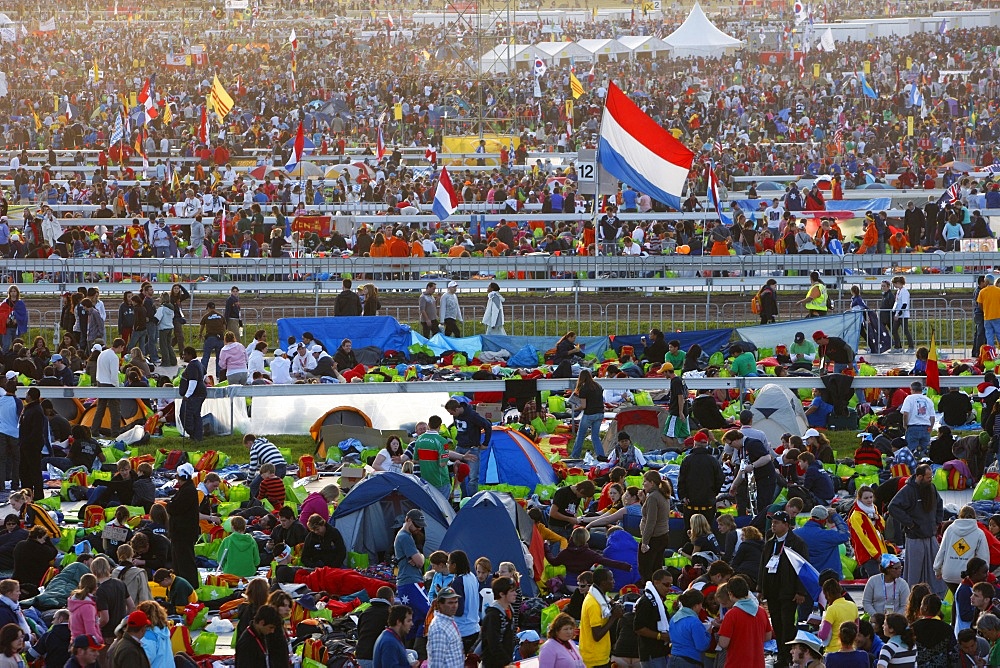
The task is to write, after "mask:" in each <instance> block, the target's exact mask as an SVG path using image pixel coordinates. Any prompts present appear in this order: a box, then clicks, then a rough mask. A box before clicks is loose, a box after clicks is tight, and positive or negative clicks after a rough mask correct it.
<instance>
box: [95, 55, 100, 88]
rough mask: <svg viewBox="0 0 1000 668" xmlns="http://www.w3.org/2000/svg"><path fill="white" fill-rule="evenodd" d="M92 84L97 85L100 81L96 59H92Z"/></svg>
mask: <svg viewBox="0 0 1000 668" xmlns="http://www.w3.org/2000/svg"><path fill="white" fill-rule="evenodd" d="M93 72H94V83H98V82H99V81H100V80H101V70H100V69H99V68H98V67H97V58H94V69H93Z"/></svg>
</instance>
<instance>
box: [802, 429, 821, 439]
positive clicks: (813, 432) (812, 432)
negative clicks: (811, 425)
mask: <svg viewBox="0 0 1000 668" xmlns="http://www.w3.org/2000/svg"><path fill="white" fill-rule="evenodd" d="M811 436H819V432H818V431H816V430H815V429H806V433H804V434H802V438H809V437H811Z"/></svg>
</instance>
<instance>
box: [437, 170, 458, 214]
mask: <svg viewBox="0 0 1000 668" xmlns="http://www.w3.org/2000/svg"><path fill="white" fill-rule="evenodd" d="M457 209H458V195H457V194H455V187H454V186H453V185H452V184H451V177H450V176H448V168H447V167H442V168H441V176H440V177H438V184H437V190H436V191H435V193H434V206H433V211H434V215H435V216H437V217H438V220H445V219H446V218H448V216H450V215H451V214H453V213H455V211H456V210H457Z"/></svg>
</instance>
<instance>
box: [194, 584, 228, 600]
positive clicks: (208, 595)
mask: <svg viewBox="0 0 1000 668" xmlns="http://www.w3.org/2000/svg"><path fill="white" fill-rule="evenodd" d="M232 595H233V590H232V589H230V588H229V587H226V586H224V585H202V586H200V587H198V600H199V601H200V602H202V603H205V602H207V601H218V600H219V599H220V598H226V597H227V596H232Z"/></svg>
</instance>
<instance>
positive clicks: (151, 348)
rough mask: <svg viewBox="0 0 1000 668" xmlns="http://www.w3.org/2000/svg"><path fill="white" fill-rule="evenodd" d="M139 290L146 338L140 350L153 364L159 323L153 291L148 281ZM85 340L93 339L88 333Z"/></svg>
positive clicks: (157, 358)
mask: <svg viewBox="0 0 1000 668" xmlns="http://www.w3.org/2000/svg"><path fill="white" fill-rule="evenodd" d="M140 292H141V293H142V309H143V315H144V316H145V322H146V339H145V341H144V343H143V348H142V352H143V354H144V355H145V356H146V358H147V359H149V360H150V361H152V362H153V363H154V364H159V363H160V347H159V335H160V325H159V323H158V322H157V321H156V301H155V298H154V294H155V293H154V292H153V286H152V285H151V284H149V283H143V285H142V288H141V289H140ZM91 317H93V316H91ZM87 340H88V341H91V342H92V341H93V339H92V338H90V336H89V335H88V337H87Z"/></svg>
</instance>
